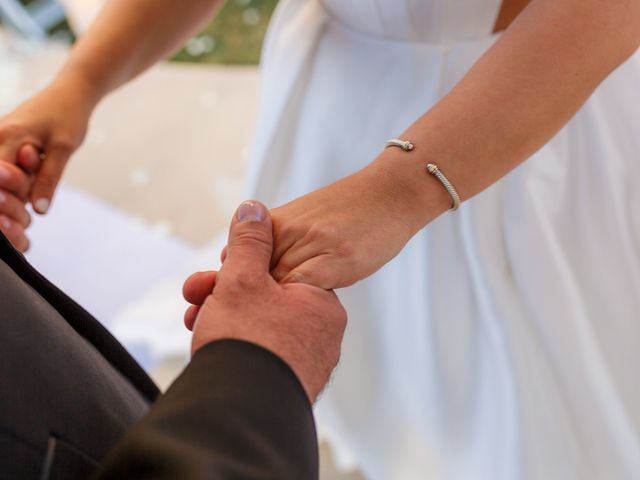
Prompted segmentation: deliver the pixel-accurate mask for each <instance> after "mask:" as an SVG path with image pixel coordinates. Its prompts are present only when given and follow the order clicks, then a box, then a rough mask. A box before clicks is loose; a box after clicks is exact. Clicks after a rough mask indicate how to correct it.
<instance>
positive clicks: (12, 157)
mask: <svg viewBox="0 0 640 480" xmlns="http://www.w3.org/2000/svg"><path fill="white" fill-rule="evenodd" d="M223 3H224V2H223V0H109V1H108V2H107V3H106V5H105V7H104V9H103V10H102V12H101V13H100V15H99V16H98V18H97V19H96V20H95V22H94V23H93V25H92V26H91V27H90V29H89V30H88V31H87V32H86V33H85V34H84V35H83V36H82V37H81V38H80V40H79V41H78V42H77V43H76V45H75V46H74V48H73V49H72V51H71V53H70V55H69V58H68V60H67V61H66V62H65V64H64V65H63V67H62V68H61V70H60V72H59V74H58V75H57V76H56V78H55V79H54V80H53V82H51V84H50V85H48V86H47V87H46V88H45V89H44V90H43V91H42V92H40V93H39V94H37V95H36V96H34V97H32V98H31V99H29V100H28V101H26V102H24V103H23V104H22V105H20V106H19V107H18V108H17V109H16V110H14V111H13V112H11V113H10V114H9V115H7V116H5V117H4V118H1V119H0V173H4V175H0V193H1V194H2V196H3V198H4V197H6V198H7V200H6V201H4V202H0V230H1V231H2V232H3V233H4V234H5V235H7V237H8V238H9V239H10V240H11V241H12V243H13V244H14V245H15V246H16V247H17V248H19V249H21V250H24V249H26V248H27V246H28V240H27V237H26V235H25V229H26V228H27V227H28V225H29V214H28V212H27V210H26V208H25V205H24V202H25V201H27V200H30V201H31V202H32V203H33V205H34V208H35V210H36V211H37V212H39V213H45V212H46V211H47V210H48V208H49V205H50V203H51V199H52V197H53V193H54V191H55V188H56V186H57V184H58V181H59V180H60V177H61V175H62V172H63V169H64V167H65V165H66V163H67V161H68V159H69V157H70V155H71V154H72V153H73V152H74V151H75V150H76V149H77V148H78V147H79V145H80V144H81V143H82V140H83V139H84V136H85V133H86V130H87V126H88V123H89V118H90V116H91V114H92V112H93V110H94V108H95V107H96V105H97V104H98V103H99V102H100V100H101V99H102V98H103V97H104V96H105V95H106V94H108V93H109V92H111V91H112V90H114V89H116V88H117V87H119V86H120V85H122V84H124V83H126V82H127V81H128V80H130V79H132V78H133V77H135V76H136V75H138V74H139V73H141V72H142V71H144V70H145V69H147V68H148V67H149V66H151V65H153V64H154V63H155V62H157V61H158V60H161V59H162V58H164V57H166V56H167V55H168V54H170V53H171V52H172V51H173V50H175V49H177V48H178V46H179V45H181V44H182V43H183V42H184V41H185V40H186V39H187V38H189V37H190V36H191V35H192V34H193V33H194V32H196V31H197V30H198V29H199V28H200V27H201V26H202V25H203V24H204V23H205V22H207V21H208V20H209V19H210V18H211V17H212V16H213V15H214V13H215V12H216V11H217V9H218V8H219V7H220V6H221V5H222V4H223ZM40 152H44V153H45V154H46V159H45V160H44V161H43V162H40V160H39V153H40ZM18 165H19V166H21V167H22V169H21V168H18ZM23 170H27V171H32V172H34V173H37V175H36V176H29V175H25V173H24V172H23Z"/></svg>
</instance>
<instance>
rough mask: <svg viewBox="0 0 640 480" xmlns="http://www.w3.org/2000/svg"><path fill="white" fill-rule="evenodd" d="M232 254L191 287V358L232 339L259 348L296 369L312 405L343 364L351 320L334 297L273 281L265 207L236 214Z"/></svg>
mask: <svg viewBox="0 0 640 480" xmlns="http://www.w3.org/2000/svg"><path fill="white" fill-rule="evenodd" d="M227 251H228V256H227V260H226V262H225V264H224V265H223V267H222V269H221V270H220V271H219V272H201V273H196V274H194V275H192V276H191V277H189V279H187V281H186V282H185V285H184V289H183V293H184V297H185V299H186V300H187V301H188V302H190V303H191V304H192V306H191V307H189V309H188V310H187V312H186V313H185V325H186V326H187V328H188V329H190V330H192V331H193V342H192V353H195V352H196V351H197V350H198V349H199V348H201V347H202V346H203V345H206V344H208V343H210V342H213V341H216V340H220V339H228V338H231V339H238V340H244V341H248V342H252V343H255V344H257V345H260V346H262V347H264V348H266V349H267V350H270V351H271V352H273V353H274V354H276V355H277V356H279V357H280V358H281V359H283V360H284V361H285V362H286V363H287V364H288V365H289V366H290V367H291V369H292V370H293V371H294V372H295V373H296V375H297V376H298V378H299V379H300V382H301V383H302V385H303V387H304V389H305V391H306V393H307V396H308V397H309V400H310V402H311V403H313V402H314V401H315V400H316V398H317V397H318V395H319V394H320V392H321V391H322V390H323V389H324V387H325V385H326V384H327V382H328V381H329V377H330V375H331V372H332V371H333V369H334V368H335V366H336V364H337V363H338V359H339V357H340V344H341V343H342V337H343V334H344V330H345V327H346V324H347V315H346V312H345V311H344V309H343V308H342V305H341V304H340V302H339V301H338V298H337V297H336V295H335V293H333V292H330V291H326V290H323V289H320V288H317V287H312V286H310V285H304V284H287V285H280V284H278V283H277V282H276V281H275V280H274V279H273V277H271V275H270V274H269V264H270V261H271V256H272V253H273V225H272V222H271V218H270V216H269V213H268V211H267V208H266V207H265V206H264V205H262V204H260V203H258V202H245V203H243V204H242V205H241V206H240V208H238V210H237V213H236V215H235V216H234V218H233V221H232V222H231V228H230V232H229V245H228V249H227Z"/></svg>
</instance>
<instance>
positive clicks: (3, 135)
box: [0, 121, 23, 143]
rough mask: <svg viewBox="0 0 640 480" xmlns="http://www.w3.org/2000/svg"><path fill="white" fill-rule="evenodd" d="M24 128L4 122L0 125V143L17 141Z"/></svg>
mask: <svg viewBox="0 0 640 480" xmlns="http://www.w3.org/2000/svg"><path fill="white" fill-rule="evenodd" d="M22 130H23V128H22V126H20V125H19V124H17V123H14V122H7V121H5V122H3V123H1V124H0V143H1V142H6V141H7V140H12V139H15V137H17V136H19V135H20V134H21V133H22Z"/></svg>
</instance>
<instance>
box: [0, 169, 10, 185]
mask: <svg viewBox="0 0 640 480" xmlns="http://www.w3.org/2000/svg"><path fill="white" fill-rule="evenodd" d="M10 178H11V172H10V171H9V169H8V168H7V167H2V166H0V181H3V182H4V181H5V180H9V179H10Z"/></svg>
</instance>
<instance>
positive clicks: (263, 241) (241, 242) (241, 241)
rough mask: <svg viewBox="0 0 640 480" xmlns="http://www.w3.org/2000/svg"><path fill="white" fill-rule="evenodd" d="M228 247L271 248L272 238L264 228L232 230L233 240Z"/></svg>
mask: <svg viewBox="0 0 640 480" xmlns="http://www.w3.org/2000/svg"><path fill="white" fill-rule="evenodd" d="M230 243H231V245H230V247H229V248H233V247H236V248H237V247H251V248H255V247H268V248H271V244H272V240H271V237H270V235H269V234H268V233H267V232H265V231H264V230H260V229H256V228H251V229H243V230H239V231H236V232H234V235H233V240H232V241H231V242H230Z"/></svg>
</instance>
